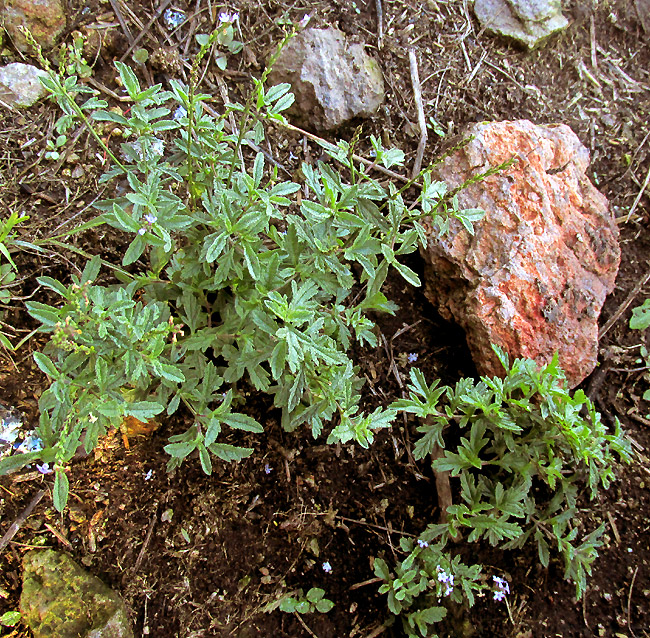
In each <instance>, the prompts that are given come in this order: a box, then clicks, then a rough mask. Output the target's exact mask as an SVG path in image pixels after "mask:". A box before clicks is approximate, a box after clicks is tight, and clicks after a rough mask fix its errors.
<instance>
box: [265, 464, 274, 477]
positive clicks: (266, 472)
mask: <svg viewBox="0 0 650 638" xmlns="http://www.w3.org/2000/svg"><path fill="white" fill-rule="evenodd" d="M271 472H273V468H272V467H271V466H270V465H269V464H268V463H265V464H264V474H270V473H271Z"/></svg>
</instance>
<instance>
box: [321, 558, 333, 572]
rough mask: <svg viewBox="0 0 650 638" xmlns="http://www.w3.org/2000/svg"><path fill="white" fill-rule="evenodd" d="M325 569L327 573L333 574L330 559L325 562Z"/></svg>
mask: <svg viewBox="0 0 650 638" xmlns="http://www.w3.org/2000/svg"><path fill="white" fill-rule="evenodd" d="M323 571H324V572H325V573H326V574H331V573H332V566H331V565H330V564H329V561H325V562H324V563H323Z"/></svg>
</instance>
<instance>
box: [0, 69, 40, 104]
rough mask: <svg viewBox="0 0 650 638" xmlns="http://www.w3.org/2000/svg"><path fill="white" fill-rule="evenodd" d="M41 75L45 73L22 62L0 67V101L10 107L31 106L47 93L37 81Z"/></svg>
mask: <svg viewBox="0 0 650 638" xmlns="http://www.w3.org/2000/svg"><path fill="white" fill-rule="evenodd" d="M43 75H47V74H46V73H45V71H41V69H37V68H36V67H35V66H32V65H31V64H23V63H22V62H14V63H13V64H8V65H7V66H3V67H0V99H2V100H3V101H4V102H7V103H9V104H11V105H12V106H25V107H26V106H31V105H32V104H34V103H35V102H37V101H38V100H40V99H41V98H42V97H43V96H44V95H45V94H46V93H47V91H46V89H45V87H44V86H43V85H42V84H41V82H40V80H39V79H38V77H39V76H43Z"/></svg>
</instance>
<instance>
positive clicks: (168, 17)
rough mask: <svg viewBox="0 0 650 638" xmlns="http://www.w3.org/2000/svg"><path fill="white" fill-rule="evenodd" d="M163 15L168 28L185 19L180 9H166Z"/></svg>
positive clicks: (178, 24) (172, 27) (177, 24)
mask: <svg viewBox="0 0 650 638" xmlns="http://www.w3.org/2000/svg"><path fill="white" fill-rule="evenodd" d="M163 17H164V19H165V22H166V23H167V28H168V29H175V28H176V27H178V26H180V25H181V23H182V22H183V20H185V14H184V13H181V12H180V11H175V10H174V9H167V11H165V14H164V16H163Z"/></svg>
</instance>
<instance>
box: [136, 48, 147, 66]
mask: <svg viewBox="0 0 650 638" xmlns="http://www.w3.org/2000/svg"><path fill="white" fill-rule="evenodd" d="M148 59H149V51H147V50H146V49H136V50H135V51H134V52H133V61H134V62H135V63H136V64H138V65H140V66H142V65H143V64H146V62H147V60H148Z"/></svg>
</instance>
